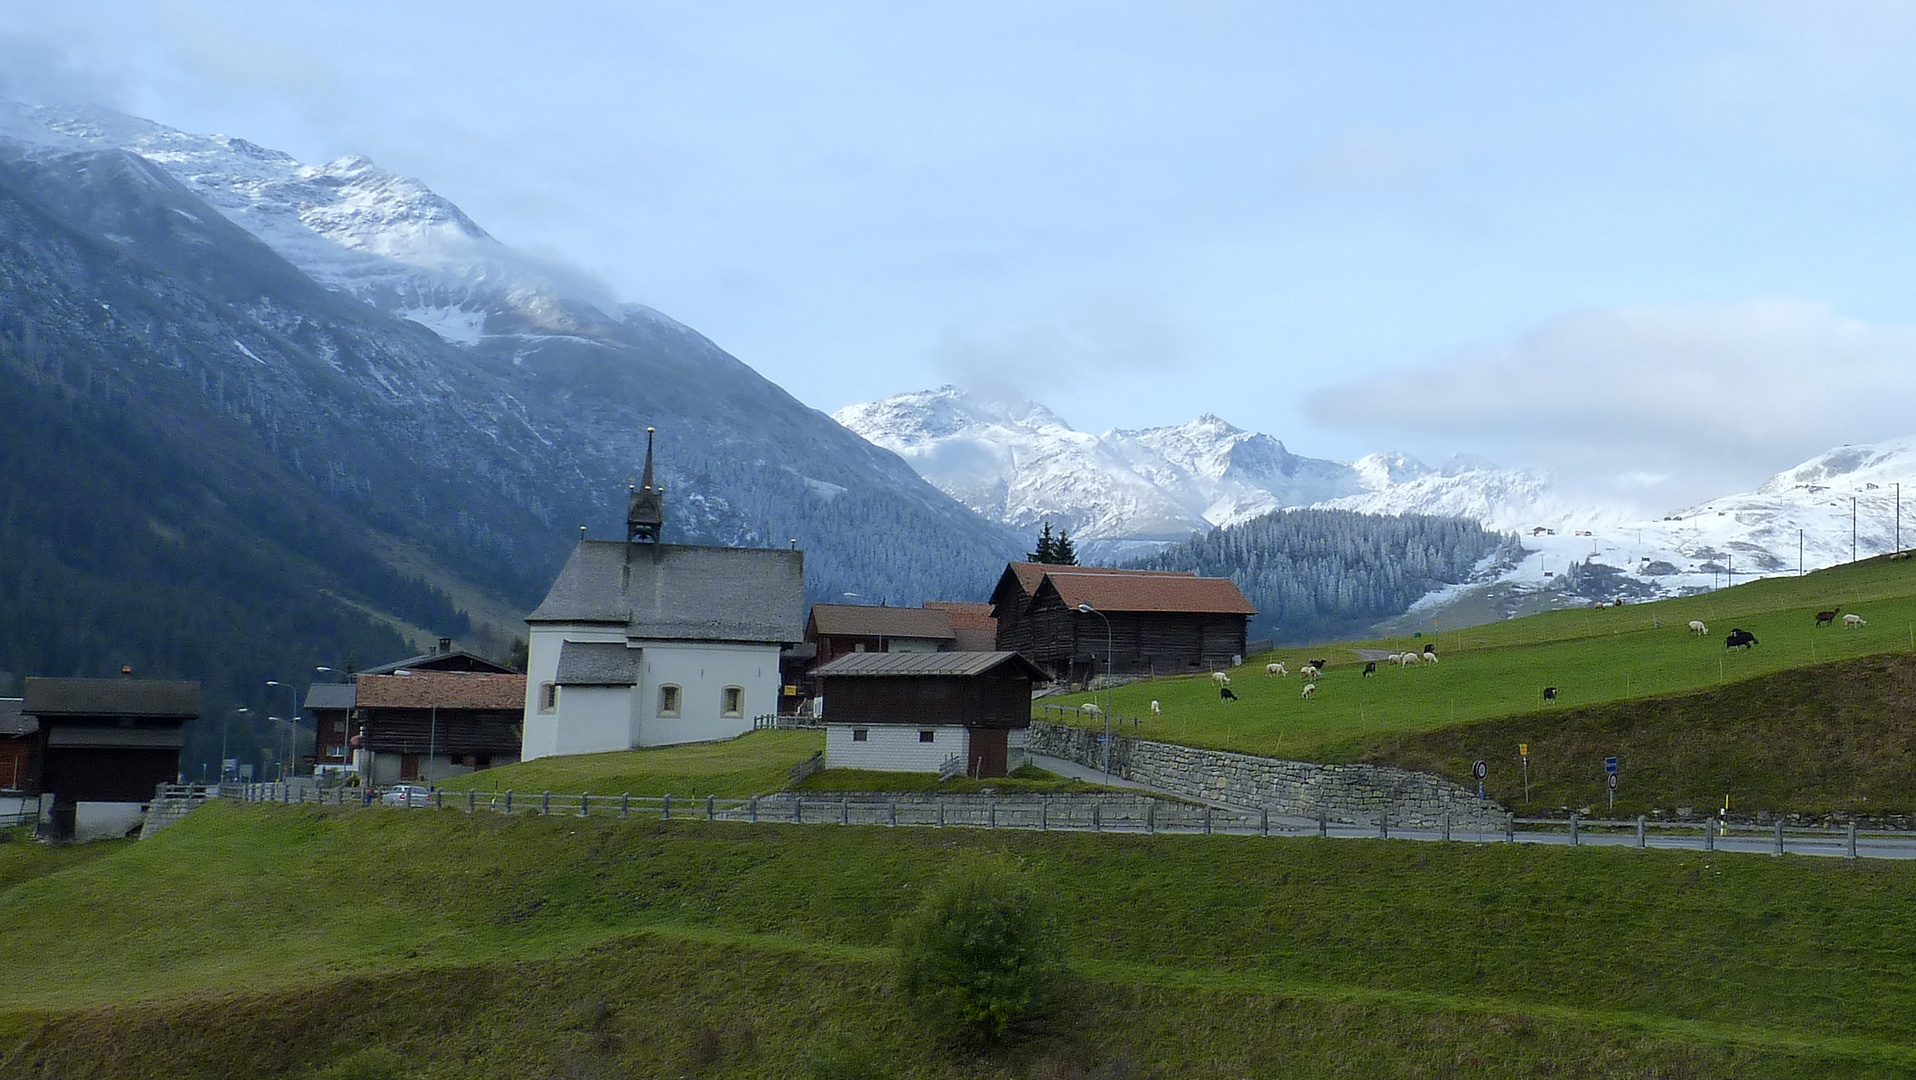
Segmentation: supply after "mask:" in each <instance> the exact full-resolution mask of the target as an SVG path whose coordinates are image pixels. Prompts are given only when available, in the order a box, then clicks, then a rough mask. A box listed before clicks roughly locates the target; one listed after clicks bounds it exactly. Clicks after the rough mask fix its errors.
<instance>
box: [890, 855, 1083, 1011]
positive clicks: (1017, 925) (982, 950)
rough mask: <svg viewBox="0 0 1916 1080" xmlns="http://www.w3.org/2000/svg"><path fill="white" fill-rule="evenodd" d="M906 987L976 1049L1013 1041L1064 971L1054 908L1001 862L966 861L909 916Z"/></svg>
mask: <svg viewBox="0 0 1916 1080" xmlns="http://www.w3.org/2000/svg"><path fill="white" fill-rule="evenodd" d="M895 940H896V943H897V947H898V988H899V991H900V992H901V993H902V994H903V996H904V998H905V1002H906V1004H907V1005H908V1006H909V1007H910V1008H911V1011H912V1012H913V1013H914V1014H915V1015H916V1016H917V1017H918V1018H919V1020H920V1021H922V1022H924V1023H925V1024H926V1025H928V1026H929V1027H931V1028H933V1029H934V1030H935V1031H937V1032H938V1033H939V1034H940V1035H942V1036H943V1037H945V1038H946V1039H948V1040H950V1041H951V1042H953V1043H955V1044H957V1045H959V1046H962V1047H967V1048H975V1047H981V1046H987V1045H991V1044H994V1043H1000V1042H1004V1041H1006V1040H1008V1039H1009V1038H1010V1037H1012V1036H1013V1035H1014V1034H1016V1033H1017V1031H1018V1030H1019V1028H1020V1027H1021V1026H1022V1025H1024V1024H1025V1023H1026V1022H1028V1021H1029V1020H1031V1019H1033V1018H1034V1017H1036V1016H1037V1015H1039V1014H1040V1013H1041V1012H1042V1011H1043V1010H1044V1008H1045V1006H1046V1005H1047V1004H1048V1003H1049V999H1050V996H1051V992H1052V990H1053V988H1054V987H1055V986H1056V983H1057V979H1058V977H1059V976H1060V975H1061V974H1062V971H1063V961H1062V956H1063V954H1062V951H1061V949H1060V947H1059V938H1058V933H1057V928H1056V925H1055V922H1054V920H1053V918H1052V917H1051V913H1050V911H1049V910H1048V909H1047V907H1046V906H1045V905H1044V904H1043V903H1042V902H1041V901H1040V900H1039V898H1038V896H1037V895H1036V894H1035V893H1033V892H1032V891H1031V889H1030V888H1029V887H1027V886H1026V885H1025V884H1024V883H1023V882H1022V881H1020V880H1019V879H1018V877H1017V876H1016V875H1015V874H1014V873H1012V872H1011V871H1010V870H1009V869H1008V868H1007V867H1005V866H1004V865H1002V864H999V863H991V862H975V863H969V864H966V865H963V866H961V867H960V868H959V869H958V870H957V871H955V872H954V873H953V874H952V875H951V876H950V877H949V878H947V879H946V880H945V881H944V882H943V883H942V884H940V885H939V886H938V887H937V888H936V889H934V890H933V891H932V892H931V893H930V894H929V895H927V896H926V897H925V900H924V902H923V903H922V904H920V905H919V907H918V909H917V910H916V911H914V912H913V913H911V914H910V915H908V916H906V917H905V918H904V919H902V920H900V922H899V924H898V927H897V929H896V932H895Z"/></svg>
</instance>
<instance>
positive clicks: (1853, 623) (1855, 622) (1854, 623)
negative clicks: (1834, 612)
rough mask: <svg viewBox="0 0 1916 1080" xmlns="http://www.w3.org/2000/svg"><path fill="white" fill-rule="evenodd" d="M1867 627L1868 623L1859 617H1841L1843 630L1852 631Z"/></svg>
mask: <svg viewBox="0 0 1916 1080" xmlns="http://www.w3.org/2000/svg"><path fill="white" fill-rule="evenodd" d="M1868 625H1869V623H1868V621H1867V620H1865V619H1864V618H1863V617H1862V616H1861V615H1845V616H1843V629H1845V630H1854V629H1856V628H1857V627H1859V626H1868Z"/></svg>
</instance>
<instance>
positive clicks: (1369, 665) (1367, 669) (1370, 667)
mask: <svg viewBox="0 0 1916 1080" xmlns="http://www.w3.org/2000/svg"><path fill="white" fill-rule="evenodd" d="M1364 674H1365V675H1367V676H1368V675H1375V674H1377V661H1375V660H1370V661H1366V662H1365V664H1364Z"/></svg>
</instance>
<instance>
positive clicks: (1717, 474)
mask: <svg viewBox="0 0 1916 1080" xmlns="http://www.w3.org/2000/svg"><path fill="white" fill-rule="evenodd" d="M1912 405H1916V326H1904V325H1889V324H1874V323H1867V322H1862V321H1859V320H1855V319H1847V318H1843V317H1840V316H1838V315H1837V314H1836V313H1835V311H1834V310H1833V309H1832V308H1831V307H1830V305H1828V304H1823V303H1816V302H1809V301H1803V300H1790V299H1773V300H1759V301H1751V302H1747V303H1741V304H1729V305H1712V306H1681V305H1658V306H1645V307H1626V308H1612V309H1606V310H1597V311H1586V312H1579V313H1575V314H1571V315H1566V316H1563V317H1561V318H1558V319H1555V320H1552V321H1551V322H1549V323H1546V324H1544V325H1543V326H1541V327H1539V328H1537V329H1536V330H1535V331H1533V332H1531V333H1529V334H1527V335H1525V336H1523V337H1522V338H1519V339H1518V340H1516V341H1514V342H1511V343H1508V344H1505V345H1500V346H1494V347H1488V348H1477V349H1470V350H1465V351H1463V352H1461V353H1458V354H1457V355H1455V356H1453V357H1451V358H1450V359H1448V360H1445V361H1443V362H1440V363H1437V364H1433V365H1430V366H1428V367H1422V368H1415V369H1406V370H1402V371H1398V372H1394V373H1390V374H1388V375H1385V376H1383V377H1381V378H1374V379H1367V380H1366V381H1365V382H1364V383H1362V384H1344V385H1339V386H1332V387H1327V388H1325V389H1322V390H1319V391H1317V392H1315V393H1314V394H1312V395H1311V397H1310V399H1309V403H1308V408H1309V411H1310V414H1311V416H1312V417H1313V418H1314V419H1315V420H1317V421H1318V422H1320V423H1323V424H1325V425H1327V426H1331V427H1337V428H1344V429H1351V430H1363V431H1370V432H1387V433H1390V434H1391V435H1393V436H1394V437H1397V438H1403V439H1407V440H1411V441H1413V442H1416V443H1421V444H1425V445H1429V444H1432V443H1439V442H1441V443H1444V444H1448V445H1463V446H1465V447H1468V448H1470V449H1473V450H1477V451H1480V452H1486V453H1491V454H1494V455H1496V456H1499V457H1501V458H1503V459H1504V460H1505V463H1506V464H1525V465H1541V466H1544V467H1547V468H1551V469H1554V470H1556V471H1557V472H1558V473H1559V475H1560V477H1561V478H1562V479H1563V480H1564V481H1565V485H1566V487H1568V488H1571V489H1572V490H1581V491H1583V492H1584V493H1588V494H1597V493H1602V494H1607V495H1610V496H1611V497H1613V498H1616V499H1618V500H1620V501H1624V502H1633V503H1637V504H1639V505H1642V506H1645V508H1649V507H1648V506H1647V504H1648V503H1649V501H1650V500H1656V503H1657V504H1658V505H1659V506H1662V507H1663V508H1669V507H1673V506H1675V505H1679V504H1681V503H1682V502H1684V501H1687V500H1697V499H1704V498H1708V497H1710V496H1713V495H1718V494H1723V493H1725V492H1728V491H1734V490H1744V489H1747V488H1749V487H1751V486H1754V485H1755V484H1756V483H1758V482H1760V481H1761V480H1762V479H1764V478H1765V477H1767V476H1769V475H1770V474H1772V473H1774V472H1777V471H1780V470H1781V469H1784V468H1787V467H1789V466H1791V465H1794V464H1796V463H1798V462H1800V461H1802V460H1805V459H1807V458H1809V457H1812V456H1814V455H1815V454H1818V453H1820V452H1822V451H1824V450H1827V449H1829V448H1831V447H1833V446H1837V445H1841V444H1843V443H1857V442H1870V441H1874V440H1877V439H1883V438H1888V437H1892V436H1897V435H1907V434H1911V433H1912V432H1913V431H1916V409H1912Z"/></svg>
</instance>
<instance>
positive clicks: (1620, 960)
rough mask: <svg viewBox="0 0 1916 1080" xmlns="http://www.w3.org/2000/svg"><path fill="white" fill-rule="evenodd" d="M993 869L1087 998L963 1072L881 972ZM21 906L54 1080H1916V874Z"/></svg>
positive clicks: (1048, 837)
mask: <svg viewBox="0 0 1916 1080" xmlns="http://www.w3.org/2000/svg"><path fill="white" fill-rule="evenodd" d="M73 850H75V851H82V849H73ZM979 856H989V857H994V858H997V859H1000V860H1003V861H1006V862H1008V863H1010V864H1011V865H1013V866H1015V867H1016V868H1017V870H1018V871H1019V872H1020V873H1022V874H1024V875H1025V876H1027V878H1028V879H1029V880H1031V881H1032V882H1034V883H1036V884H1037V885H1038V886H1039V887H1040V889H1041V890H1042V891H1044V892H1045V893H1046V894H1048V895H1049V896H1050V898H1051V899H1052V901H1053V903H1054V905H1055V907H1056V910H1057V911H1058V913H1059V916H1060V930H1059V932H1060V933H1061V934H1062V936H1063V940H1064V943H1065V946H1066V952H1067V954H1068V956H1069V960H1070V966H1071V975H1070V980H1069V983H1068V986H1067V993H1066V994H1065V997H1064V999H1063V1000H1062V1001H1061V1002H1059V1004H1058V1005H1057V1007H1056V1009H1055V1011H1054V1012H1053V1014H1052V1015H1051V1016H1050V1018H1049V1019H1048V1021H1047V1022H1046V1023H1045V1024H1044V1025H1042V1026H1041V1027H1040V1028H1039V1029H1038V1030H1036V1031H1034V1032H1033V1033H1032V1034H1031V1037H1030V1038H1029V1039H1028V1040H1027V1041H1026V1042H1024V1043H1022V1044H1020V1045H1019V1046H1017V1047H1014V1048H1013V1049H1011V1050H1008V1051H1004V1052H1000V1053H996V1054H992V1055H988V1056H985V1057H967V1056H962V1055H957V1054H954V1053H952V1052H948V1051H946V1050H943V1049H941V1048H940V1047H938V1046H936V1045H932V1044H930V1043H929V1042H928V1041H927V1040H926V1039H925V1038H924V1037H923V1035H922V1033H921V1032H920V1031H919V1030H918V1029H917V1028H915V1027H914V1026H913V1024H912V1022H911V1020H910V1019H909V1016H908V1013H907V1012H906V1010H905V1009H904V1008H903V1005H902V1003H901V1002H899V1001H898V1000H897V999H896V997H895V995H894V992H893V990H892V988H891V984H890V979H889V966H888V965H889V958H890V955H891V954H890V949H889V944H888V943H889V938H890V932H891V927H892V925H893V924H894V922H895V921H896V920H897V918H898V917H899V916H900V915H901V914H903V913H905V912H907V911H909V910H910V909H911V908H912V907H913V905H914V904H915V903H916V902H917V898H918V897H919V896H921V895H923V894H924V892H925V891H926V889H927V888H928V887H929V886H930V885H931V884H932V883H934V882H936V881H937V880H939V879H940V878H941V876H942V875H944V874H946V873H948V872H950V870H951V868H952V867H953V866H955V865H958V864H960V863H962V862H963V861H964V860H966V859H969V858H974V857H979ZM0 881H4V882H6V884H5V885H4V886H0V940H5V941H6V942H7V977H6V978H5V979H4V980H0V1075H4V1076H7V1077H20V1078H34V1080H39V1078H54V1077H59V1078H69V1077H123V1076H125V1077H145V1076H153V1077H186V1078H198V1077H229V1076H248V1077H294V1078H307V1077H314V1078H317V1077H320V1076H322V1071H323V1070H326V1069H329V1068H331V1069H333V1070H334V1072H333V1073H331V1074H330V1075H333V1076H342V1075H352V1074H349V1073H346V1072H342V1071H340V1070H341V1069H343V1068H344V1066H345V1064H346V1063H349V1061H350V1059H351V1055H353V1054H354V1053H356V1052H358V1051H361V1050H363V1049H364V1048H366V1047H368V1046H376V1047H381V1048H384V1049H385V1051H387V1052H388V1053H389V1055H390V1059H389V1064H390V1063H396V1064H394V1068H395V1069H397V1070H398V1071H392V1072H388V1073H385V1074H370V1073H363V1074H362V1075H403V1076H411V1077H417V1078H420V1080H440V1078H445V1080H453V1078H457V1080H481V1078H493V1077H497V1078H500V1080H505V1078H508V1077H525V1076H539V1077H682V1076H691V1077H741V1078H743V1077H780V1078H783V1077H801V1078H803V1077H814V1076H841V1077H842V1076H863V1077H898V1078H904V1077H941V1078H942V1077H991V1078H998V1077H1006V1078H1010V1077H1019V1078H1024V1077H1029V1078H1034V1080H1055V1078H1061V1077H1085V1078H1089V1077H1107V1078H1115V1077H1186V1076H1233V1077H1236V1076H1245V1077H1273V1078H1275V1077H1298V1076H1338V1077H1368V1076H1431V1077H1436V1076H1493V1077H1495V1076H1565V1077H1707V1076H1736V1077H1823V1076H1837V1075H1840V1076H1846V1077H1891V1076H1908V1075H1913V1074H1916V1017H1912V1015H1911V1013H1910V1012H1909V1010H1908V1008H1907V1004H1908V1000H1909V999H1908V987H1909V984H1910V979H1911V976H1912V974H1916V924H1913V923H1912V922H1911V921H1910V920H1909V918H1908V916H1907V912H1908V911H1909V910H1910V909H1911V907H1912V906H1913V905H1916V864H1912V865H1904V864H1900V863H1889V862H1868V861H1866V862H1863V863H1848V862H1843V861H1840V860H1816V859H1806V858H1798V857H1788V858H1782V859H1771V858H1767V857H1761V856H1730V855H1718V856H1708V857H1706V856H1705V855H1703V854H1702V853H1699V852H1659V851H1649V852H1638V851H1633V850H1627V849H1589V848H1583V849H1568V848H1564V849H1552V848H1537V847H1530V846H1523V847H1505V846H1500V845H1487V846H1473V845H1466V844H1449V845H1445V844H1432V843H1416V842H1407V841H1389V842H1385V841H1365V842H1355V841H1335V840H1332V841H1320V840H1316V839H1314V838H1307V839H1259V838H1256V837H1225V836H1216V837H1203V836H1175V837H1171V836H1161V837H1147V836H1117V835H1088V834H1059V833H1009V832H985V831H979V830H958V829H949V830H940V829H886V828H882V827H835V826H788V825H756V826H753V825H730V824H725V823H704V822H667V823H660V822H656V821H637V820H632V821H620V820H617V819H612V818H593V819H580V818H577V817H571V816H560V815H554V816H552V817H531V816H518V817H513V818H506V817H504V816H498V815H488V814H481V815H477V816H471V817H469V816H467V815H465V814H463V813H457V812H450V811H430V810H403V809H386V808H373V809H369V810H355V809H339V808H320V807H312V806H306V807H297V806H294V807H279V806H264V807H259V806H255V807H247V806H237V805H228V804H217V803H216V804H212V805H209V806H207V807H205V808H203V809H201V810H198V811H195V812H194V813H193V814H192V815H191V816H189V817H188V818H187V819H186V820H185V821H183V822H181V823H180V824H178V825H176V826H174V827H172V828H171V829H169V830H167V831H165V832H163V833H161V834H159V835H158V836H156V837H155V838H154V839H152V840H148V841H144V842H117V843H108V844H99V845H92V846H91V847H89V848H86V849H83V851H82V854H79V855H72V856H64V857H62V858H61V859H55V860H48V859H45V858H44V857H42V855H40V854H39V853H38V852H37V851H36V846H35V845H31V844H27V843H9V844H0Z"/></svg>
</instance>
